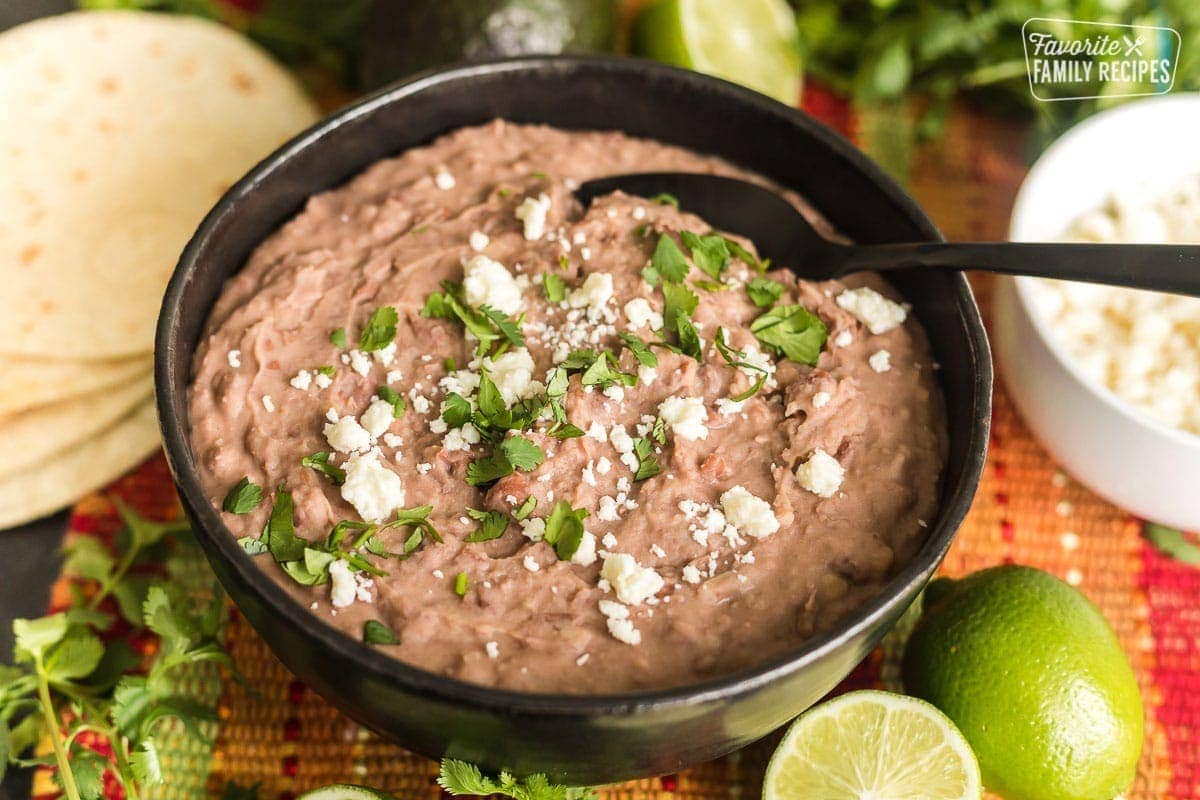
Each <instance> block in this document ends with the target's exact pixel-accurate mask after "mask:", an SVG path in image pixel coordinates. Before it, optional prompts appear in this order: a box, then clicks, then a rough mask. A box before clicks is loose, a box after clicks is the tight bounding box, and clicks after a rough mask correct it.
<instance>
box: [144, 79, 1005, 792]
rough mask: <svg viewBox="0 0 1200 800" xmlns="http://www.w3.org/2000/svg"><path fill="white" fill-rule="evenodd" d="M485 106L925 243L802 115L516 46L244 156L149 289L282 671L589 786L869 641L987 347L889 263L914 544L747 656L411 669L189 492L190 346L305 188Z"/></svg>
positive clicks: (966, 463)
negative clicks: (585, 675) (161, 294)
mask: <svg viewBox="0 0 1200 800" xmlns="http://www.w3.org/2000/svg"><path fill="white" fill-rule="evenodd" d="M495 117H504V118H507V119H510V120H514V121H519V122H541V123H547V124H550V125H556V126H559V127H564V128H577V129H578V128H585V129H587V128H590V129H606V128H607V129H613V128H616V129H621V130H624V131H626V132H628V133H630V134H634V135H638V136H647V137H651V138H655V139H660V140H663V141H667V142H671V143H674V144H679V145H683V146H686V147H690V148H693V149H695V150H698V151H701V152H706V153H713V154H716V155H720V156H723V157H725V158H726V159H728V160H730V161H733V162H735V163H738V164H740V165H742V166H744V167H748V168H750V169H753V170H757V171H758V172H760V173H762V174H764V175H767V176H768V177H770V178H772V179H774V180H776V181H778V182H779V183H781V184H785V185H788V186H791V187H793V188H795V189H797V190H799V191H800V192H802V193H803V194H805V195H807V196H808V198H809V199H810V200H812V201H813V203H814V204H815V205H816V207H817V208H818V209H820V210H821V211H822V212H823V213H824V214H825V215H826V216H827V217H829V218H830V219H831V220H832V221H833V222H834V223H835V224H836V225H837V226H838V227H839V228H840V229H841V230H842V231H844V232H845V233H846V234H848V235H850V236H852V237H854V238H857V239H859V240H862V241H867V242H884V241H889V240H906V239H936V238H937V237H938V234H937V231H936V230H935V229H934V227H933V225H932V224H931V223H930V222H929V220H928V219H926V218H925V216H924V215H923V214H922V213H921V211H920V209H919V208H918V207H917V206H916V205H915V204H914V203H913V201H912V200H910V199H909V198H908V197H907V196H905V195H904V193H903V192H902V191H901V190H900V189H899V188H897V187H896V186H895V184H893V183H892V182H891V181H890V180H889V179H888V178H886V177H885V176H884V174H883V173H882V172H881V171H880V170H879V169H877V168H876V167H874V166H873V165H872V164H871V163H870V162H869V161H868V160H867V159H866V158H865V157H864V156H862V155H861V154H860V153H859V152H858V151H856V150H855V149H854V148H853V147H851V146H850V145H849V144H848V143H846V142H845V141H844V140H842V139H841V138H840V137H838V136H837V135H836V134H834V133H832V132H830V131H829V130H827V129H826V128H824V127H823V126H821V125H820V124H818V123H816V122H814V121H813V120H812V119H810V118H809V117H808V116H806V115H804V114H802V113H800V112H798V111H795V110H793V109H790V108H787V107H785V106H782V105H780V104H778V103H775V102H774V101H771V100H769V99H767V98H765V97H762V96H760V95H757V94H754V93H753V92H750V91H747V90H745V89H741V88H739V87H736V86H733V85H732V84H728V83H725V82H722V81H719V80H716V79H713V78H708V77H704V76H701V75H697V74H694V73H689V72H684V71H681V70H676V69H672V68H668V67H663V66H659V65H654V64H649V63H644V62H639V61H634V60H629V59H610V58H528V59H519V60H512V61H504V62H497V63H493V64H484V65H474V66H466V67H459V68H452V69H448V70H444V71H440V72H437V73H432V74H429V75H425V76H421V77H417V78H415V79H413V80H411V81H409V82H407V83H404V84H400V85H397V86H395V87H392V88H390V89H387V90H385V91H383V92H381V93H379V94H377V95H374V96H372V97H370V98H368V99H366V100H364V101H363V102H361V103H359V104H358V105H356V106H353V107H351V108H348V109H346V110H344V111H342V112H339V113H338V114H336V115H335V116H333V117H331V118H330V119H327V120H325V121H324V122H322V123H320V124H319V125H317V126H316V127H314V128H312V129H311V130H309V131H308V132H306V133H304V134H302V135H301V136H299V137H297V138H296V139H295V140H293V141H292V142H291V143H289V144H287V145H286V146H284V147H283V148H282V149H280V150H279V151H278V152H276V153H275V154H274V155H272V156H270V157H269V158H268V159H267V160H265V161H264V162H263V163H261V164H260V165H259V166H258V167H256V168H255V169H254V171H253V172H251V173H250V174H249V175H248V176H247V177H246V178H245V179H243V180H242V181H241V182H240V183H239V184H238V185H237V186H235V187H233V188H232V189H231V190H230V191H229V193H228V194H226V196H225V197H224V198H223V199H222V200H221V202H220V204H218V206H217V207H216V208H215V209H214V210H213V211H212V213H211V214H210V215H209V216H208V218H207V219H206V220H205V221H204V223H203V224H202V225H201V227H200V229H199V231H198V232H197V233H196V236H195V238H194V239H193V240H192V241H191V243H190V244H189V245H188V247H187V249H186V251H185V252H184V254H183V257H182V260H181V261H180V264H179V266H178V268H177V269H176V272H175V275H174V277H173V278H172V280H171V284H170V286H169V287H168V289H167V294H166V299H165V301H164V304H163V310H162V315H161V317H160V320H159V329H158V340H157V343H156V351H155V362H156V366H155V370H156V371H155V374H156V381H157V386H158V389H157V391H158V405H159V414H160V418H161V422H162V427H163V433H164V438H165V441H166V448H167V454H168V459H169V461H170V464H171V468H172V470H173V472H174V475H175V479H176V482H177V483H178V486H179V490H180V494H181V497H182V500H183V504H184V507H185V508H186V509H187V512H188V514H189V515H190V516H191V518H192V520H193V522H194V523H195V526H196V528H197V535H198V537H199V539H200V542H201V543H202V545H203V546H204V549H205V551H206V552H207V554H208V558H209V560H210V561H211V562H212V565H213V567H214V569H215V570H216V572H217V574H218V576H219V577H220V579H221V581H222V583H223V584H224V585H225V587H226V588H227V589H228V591H229V592H230V594H231V595H232V596H233V599H234V600H235V602H236V603H237V604H238V606H239V607H240V608H241V610H242V611H243V613H244V614H245V616H246V617H247V619H249V620H250V622H251V624H253V625H254V627H255V628H257V629H258V631H259V632H260V633H261V634H262V636H263V637H264V638H265V639H266V640H267V642H268V643H269V644H270V646H271V647H272V648H273V649H274V650H275V652H276V653H277V654H278V656H279V657H280V659H281V660H282V661H283V662H284V663H285V664H286V665H287V666H288V667H289V668H290V669H292V670H293V671H294V672H295V673H296V674H297V675H298V676H299V677H300V678H302V679H303V680H304V681H305V682H306V683H308V684H309V685H311V686H312V687H313V688H314V689H316V690H317V691H318V692H320V693H321V694H322V695H324V696H325V697H326V698H328V699H329V700H330V701H331V702H332V703H334V704H335V705H337V706H338V707H339V708H341V709H342V710H343V711H345V712H346V713H347V714H348V715H349V716H351V717H353V718H355V719H356V720H358V721H360V722H362V723H364V724H366V725H368V726H370V727H371V728H373V729H375V730H376V731H378V732H380V733H381V734H383V735H385V736H388V737H390V738H392V739H394V740H395V741H397V742H399V743H400V744H402V745H404V746H405V747H408V748H410V749H412V750H415V751H417V752H420V753H423V754H426V755H429V756H434V757H436V756H441V755H451V756H454V757H458V758H463V759H467V760H469V761H473V762H476V763H479V764H481V765H482V766H484V767H485V768H490V769H496V768H499V767H507V768H509V769H512V770H514V771H517V772H519V773H528V772H548V773H549V774H550V776H551V777H552V779H555V780H561V781H567V782H573V783H586V784H591V783H601V782H609V781H615V780H619V779H623V778H630V777H636V776H646V775H652V774H661V773H666V772H673V771H676V770H678V769H681V768H683V767H685V766H687V765H689V764H694V763H697V762H700V761H703V760H706V759H711V758H715V757H717V756H720V755H722V754H724V753H727V752H729V751H731V750H734V749H735V748H738V747H741V746H743V745H745V744H747V743H749V742H751V741H753V740H754V739H757V738H759V737H761V736H763V735H764V734H766V733H768V732H769V731H771V730H772V729H774V728H776V727H778V726H779V725H782V724H783V723H784V722H786V721H787V720H789V719H790V718H792V717H793V716H795V715H796V714H798V713H799V712H800V711H802V710H804V709H805V708H807V707H808V706H809V705H811V704H812V703H814V702H816V701H817V700H818V699H820V698H821V696H822V695H824V694H825V693H826V692H828V691H829V690H830V689H831V688H833V687H834V686H835V685H836V684H837V683H838V682H839V681H840V680H841V679H842V678H843V677H845V676H846V675H847V674H848V673H849V672H850V670H851V669H853V667H854V666H855V665H856V664H857V663H858V662H859V661H860V660H861V659H862V658H863V657H864V656H865V655H866V654H867V653H868V652H869V651H870V649H871V648H872V647H873V646H874V645H875V644H876V643H877V642H878V641H879V639H880V637H882V635H883V634H884V633H885V632H886V631H887V630H888V628H890V627H891V625H892V624H893V623H894V622H895V620H896V619H897V618H898V617H899V615H900V614H901V613H902V612H903V611H904V610H905V609H906V608H907V607H908V605H909V604H910V603H911V602H912V600H913V599H914V598H915V597H916V596H917V593H918V592H919V591H920V590H921V588H922V587H923V586H924V585H925V583H926V582H927V581H928V580H929V578H930V576H931V574H932V573H933V571H934V569H935V568H936V567H937V565H938V563H939V562H940V561H941V559H942V556H943V555H944V554H945V552H946V549H947V548H948V547H949V545H950V541H951V539H952V538H953V536H954V533H955V530H956V529H957V527H958V525H959V523H960V522H961V521H962V518H963V515H964V514H965V513H966V511H967V507H968V506H969V505H970V502H971V498H972V496H973V494H974V491H975V488H976V485H977V483H978V479H979V474H980V470H981V469H982V466H983V459H984V455H985V451H986V447H987V431H988V419H989V414H990V406H991V379H992V373H991V360H990V356H989V353H988V348H987V339H986V336H985V334H984V331H983V326H982V324H981V322H980V319H979V314H978V310H977V308H976V307H975V303H974V300H973V299H972V297H971V293H970V290H969V289H968V287H967V283H966V280H965V279H964V278H963V277H962V276H961V275H957V274H947V273H944V272H941V271H931V272H928V273H912V274H897V275H896V276H895V283H896V285H897V286H898V288H899V289H900V290H901V291H902V292H903V293H904V295H905V296H906V297H907V298H908V300H909V301H911V302H912V303H913V306H914V313H915V314H916V316H917V317H918V318H919V319H920V320H921V322H922V323H923V324H924V325H925V327H926V330H927V331H928V332H929V334H930V338H931V340H932V342H933V347H934V353H935V357H936V359H937V360H938V362H939V363H940V364H941V373H940V374H941V378H942V387H943V390H944V392H945V395H946V399H947V406H948V410H949V422H950V440H951V446H950V458H949V462H948V464H947V466H946V469H945V472H944V476H943V486H942V506H941V509H940V511H939V514H938V517H937V519H936V520H934V521H933V522H932V523H931V525H930V531H929V538H928V540H927V541H926V543H925V545H924V546H923V547H922V549H921V551H920V553H919V554H918V556H917V557H916V558H915V559H914V560H913V561H912V562H910V563H908V564H906V565H904V566H903V567H902V568H901V569H900V570H899V572H898V574H897V575H896V576H895V578H894V579H893V580H892V581H891V583H889V585H888V586H887V588H886V589H885V591H884V592H883V593H882V594H880V595H879V596H878V597H876V598H874V599H873V600H871V601H870V602H868V603H867V604H865V605H864V606H862V607H861V608H859V609H857V610H856V611H855V612H854V613H853V614H851V615H849V616H847V617H846V618H845V619H843V620H842V621H841V622H840V623H839V624H838V625H837V626H836V627H835V628H834V629H832V630H830V631H829V632H828V633H825V634H823V635H821V636H818V637H816V638H814V639H812V640H811V641H809V642H807V643H805V644H804V645H803V646H802V647H800V648H798V649H797V650H796V651H795V652H792V653H790V654H788V655H787V656H786V657H784V658H779V659H776V660H775V661H773V662H771V663H766V664H763V665H762V666H761V667H758V668H756V669H753V670H748V671H746V672H743V673H739V674H735V675H730V676H727V677H724V678H721V679H719V680H714V681H710V682H708V683H705V684H702V685H696V686H684V687H679V688H674V689H670V690H665V691H656V692H649V693H642V694H631V695H618V696H588V697H576V696H551V695H533V694H522V693H515V692H509V691H502V690H496V689H489V688H486V687H483V686H476V685H472V684H466V683H462V682H459V681H455V680H452V679H449V678H445V677H441V676H439V675H434V674H430V673H427V672H424V671H421V670H418V669H415V668H412V667H409V666H408V665H406V664H403V663H400V662H398V661H396V660H394V659H391V658H389V657H388V656H386V655H384V654H382V653H379V652H377V651H375V650H373V649H372V648H371V647H369V646H367V645H364V644H362V643H361V642H359V641H356V640H354V639H352V638H350V637H348V636H346V635H344V634H342V633H340V632H339V631H337V630H335V629H333V628H332V627H329V626H327V625H325V624H324V623H322V622H321V621H320V620H319V619H318V618H317V617H315V616H313V615H312V614H311V613H310V612H309V611H308V609H306V608H304V607H302V606H301V605H299V604H298V603H296V602H294V601H293V600H291V599H290V598H289V597H288V596H287V595H286V594H285V593H284V591H283V589H281V588H280V587H278V586H276V585H275V584H274V583H273V582H272V581H269V580H266V579H264V578H263V576H262V574H261V572H260V567H258V566H257V565H255V564H252V563H251V560H250V558H249V557H247V556H246V555H245V554H244V553H243V552H242V551H241V549H240V548H239V547H238V546H237V544H236V542H235V541H234V538H233V537H232V536H231V535H230V533H229V531H228V530H227V529H226V528H225V526H224V525H223V524H222V522H221V519H220V516H219V514H218V513H217V512H216V511H215V510H214V509H213V508H212V507H211V506H210V505H209V503H208V501H207V500H206V498H205V495H204V493H203V491H202V490H201V488H200V485H199V482H198V481H197V477H196V472H195V467H194V459H195V456H194V454H193V452H192V449H191V446H190V443H189V441H188V435H187V432H188V412H187V402H186V396H187V384H188V378H189V374H190V370H191V360H192V354H193V350H194V348H195V345H196V342H197V340H198V338H199V337H200V335H201V332H202V330H203V327H204V324H205V319H206V317H207V314H208V310H209V309H210V308H211V306H212V304H213V302H214V300H215V299H216V297H217V296H218V294H219V293H220V291H221V288H222V285H223V284H224V282H225V280H226V279H227V278H228V277H229V276H231V275H232V274H234V273H235V272H236V271H237V270H239V269H240V268H241V267H242V265H243V264H244V262H245V260H246V258H247V257H248V255H249V254H250V252H251V251H252V250H253V249H254V247H255V246H256V245H257V244H258V243H259V242H261V241H262V240H263V239H264V238H266V237H267V236H268V235H269V234H270V233H271V232H272V231H273V230H274V229H275V228H276V227H278V226H279V225H280V224H281V223H283V222H284V221H286V220H287V219H288V218H289V217H290V216H292V215H293V214H295V213H296V212H297V211H298V210H299V209H300V208H301V207H302V205H303V204H304V202H305V199H306V198H307V197H308V196H309V195H312V194H314V193H316V192H320V191H322V190H324V189H328V188H330V187H333V186H336V185H338V184H340V183H342V182H343V181H345V180H346V179H347V178H349V177H351V176H353V175H355V174H356V173H358V172H359V171H361V170H362V169H364V168H365V167H367V166H368V165H369V164H371V163H372V162H374V161H376V160H378V159H380V158H384V157H387V156H390V155H393V154H395V153H397V152H400V151H402V150H404V149H406V148H409V147H412V146H415V145H419V144H423V143H426V142H428V141H430V140H431V139H432V138H434V137H435V136H437V135H439V134H441V133H445V132H447V131H450V130H452V129H454V128H458V127H461V126H464V125H471V124H477V123H482V122H486V121H487V120H490V119H493V118H495Z"/></svg>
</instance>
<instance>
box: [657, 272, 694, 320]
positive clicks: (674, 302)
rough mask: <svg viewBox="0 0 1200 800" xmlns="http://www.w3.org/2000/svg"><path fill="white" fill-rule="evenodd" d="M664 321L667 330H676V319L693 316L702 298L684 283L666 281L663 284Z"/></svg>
mask: <svg viewBox="0 0 1200 800" xmlns="http://www.w3.org/2000/svg"><path fill="white" fill-rule="evenodd" d="M662 292H663V298H664V299H665V301H666V302H665V303H664V304H663V323H664V327H665V328H666V329H667V330H675V327H676V326H675V320H676V319H678V318H679V317H689V318H690V317H691V316H692V314H693V313H695V311H696V306H698V305H700V298H699V297H697V296H696V295H695V293H694V292H692V291H691V290H690V289H688V288H687V287H686V286H684V285H683V284H682V283H670V282H668V283H664V284H663V286H662Z"/></svg>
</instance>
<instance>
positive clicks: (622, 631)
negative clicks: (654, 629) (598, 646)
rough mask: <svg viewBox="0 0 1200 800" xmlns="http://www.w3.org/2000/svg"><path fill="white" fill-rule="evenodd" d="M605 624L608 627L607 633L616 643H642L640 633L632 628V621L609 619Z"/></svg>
mask: <svg viewBox="0 0 1200 800" xmlns="http://www.w3.org/2000/svg"><path fill="white" fill-rule="evenodd" d="M605 622H606V623H607V625H608V632H609V633H610V634H612V637H613V638H614V639H616V640H617V641H618V642H623V643H624V644H632V645H638V644H641V643H642V632H641V631H639V630H638V629H637V628H635V627H633V621H632V620H628V619H614V618H613V617H609V618H608V619H607V620H605Z"/></svg>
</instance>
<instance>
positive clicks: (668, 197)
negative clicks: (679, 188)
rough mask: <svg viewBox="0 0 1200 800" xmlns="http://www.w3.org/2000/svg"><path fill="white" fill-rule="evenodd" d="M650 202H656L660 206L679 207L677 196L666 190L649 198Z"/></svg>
mask: <svg viewBox="0 0 1200 800" xmlns="http://www.w3.org/2000/svg"><path fill="white" fill-rule="evenodd" d="M650 202H651V203H658V204H659V205H660V206H675V207H676V208H679V198H678V197H676V196H675V195H673V194H670V193H668V192H659V193H658V194H656V195H654V197H651V198H650Z"/></svg>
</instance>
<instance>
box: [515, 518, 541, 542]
mask: <svg viewBox="0 0 1200 800" xmlns="http://www.w3.org/2000/svg"><path fill="white" fill-rule="evenodd" d="M518 524H519V525H520V526H521V533H523V534H525V537H526V538H527V539H529V540H530V541H532V542H540V541H541V540H542V539H543V538H544V537H545V535H546V520H544V519H542V518H541V517H528V518H526V519H523V520H521V521H520V522H519V523H518Z"/></svg>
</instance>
